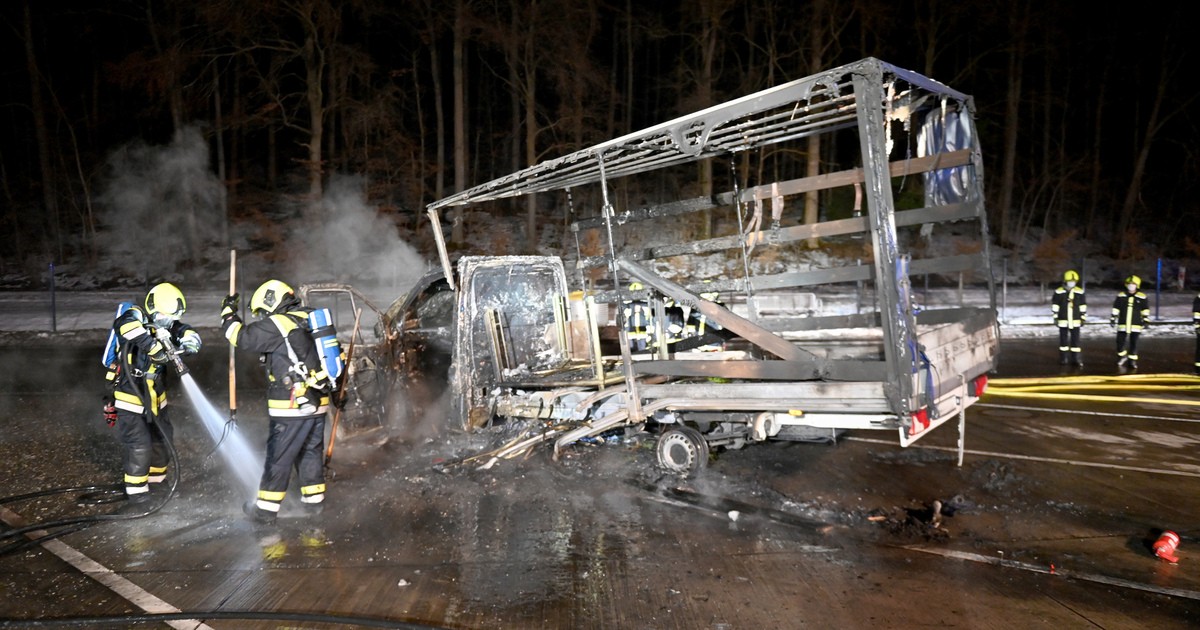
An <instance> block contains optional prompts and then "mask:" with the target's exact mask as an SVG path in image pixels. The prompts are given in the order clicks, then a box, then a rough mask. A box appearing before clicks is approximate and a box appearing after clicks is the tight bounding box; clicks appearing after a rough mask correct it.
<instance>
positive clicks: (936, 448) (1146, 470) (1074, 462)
mask: <svg viewBox="0 0 1200 630" xmlns="http://www.w3.org/2000/svg"><path fill="white" fill-rule="evenodd" d="M843 439H845V440H849V441H852V442H868V443H870V444H885V445H887V446H898V445H897V444H896V443H895V442H892V441H888V440H879V439H875V438H863V437H847V438H843ZM908 448H910V449H914V448H915V449H926V450H933V451H946V452H949V453H958V452H959V450H958V449H957V448H955V447H952V446H929V445H923V446H909V447H908ZM962 452H963V453H964V454H967V455H983V456H985V457H1005V458H1008V459H1023V460H1027V461H1031V462H1047V463H1051V464H1068V465H1071V466H1088V467H1091V468H1113V469H1116V470H1129V471H1133V472H1144V473H1154V474H1158V475H1178V476H1180V477H1200V473H1194V472H1184V471H1182V470H1170V469H1165V468H1143V467H1141V466H1122V465H1120V464H1102V463H1100V462H1084V461H1079V460H1077V459H1061V458H1058V457H1036V456H1034V455H1018V454H1016V453H997V452H995V451H975V450H971V449H963V451H962Z"/></svg>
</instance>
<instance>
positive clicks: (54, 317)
mask: <svg viewBox="0 0 1200 630" xmlns="http://www.w3.org/2000/svg"><path fill="white" fill-rule="evenodd" d="M50 332H54V333H56V332H58V307H57V304H56V303H55V300H54V263H53V262H52V263H50Z"/></svg>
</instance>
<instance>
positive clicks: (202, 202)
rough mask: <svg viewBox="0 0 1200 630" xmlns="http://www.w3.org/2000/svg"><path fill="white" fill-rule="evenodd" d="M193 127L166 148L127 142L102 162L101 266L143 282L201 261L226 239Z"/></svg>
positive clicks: (215, 187) (212, 179)
mask: <svg viewBox="0 0 1200 630" xmlns="http://www.w3.org/2000/svg"><path fill="white" fill-rule="evenodd" d="M208 158H209V154H208V146H207V145H206V143H205V140H204V137H203V135H202V134H201V133H200V130H199V129H197V128H196V127H186V128H183V129H181V130H179V131H178V132H176V134H175V136H174V138H173V139H172V140H171V142H170V144H168V145H166V146H152V145H148V144H146V143H144V142H142V141H135V142H130V143H128V144H126V145H124V146H122V147H121V148H119V149H117V150H116V151H114V152H113V153H112V154H111V155H110V156H109V157H108V160H107V164H106V167H107V169H108V174H107V178H106V180H105V183H104V184H103V186H102V188H101V192H100V194H99V195H98V201H99V202H100V204H101V206H102V211H101V212H100V213H99V224H100V227H99V228H98V233H99V236H100V238H99V239H98V241H99V242H100V243H102V250H103V251H102V252H101V254H102V256H103V260H102V261H101V264H102V265H105V266H108V265H111V266H112V267H113V270H112V271H113V273H114V275H117V276H118V277H122V276H124V277H133V278H140V279H142V280H143V281H147V282H148V281H150V280H152V279H156V278H162V277H166V276H171V275H175V274H177V273H179V272H180V271H181V270H183V269H187V268H189V267H188V263H189V262H190V263H195V262H199V261H202V260H203V259H204V258H205V255H206V253H207V251H209V250H211V249H212V248H213V246H214V245H216V244H218V243H220V242H222V241H223V240H224V239H223V235H224V233H225V189H224V187H223V186H222V185H221V182H220V181H219V180H218V179H217V177H216V176H215V175H214V174H213V173H212V171H211V169H210V167H209V161H208Z"/></svg>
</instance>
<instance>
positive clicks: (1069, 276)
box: [1063, 269, 1079, 282]
mask: <svg viewBox="0 0 1200 630" xmlns="http://www.w3.org/2000/svg"><path fill="white" fill-rule="evenodd" d="M1063 282H1079V272H1078V271H1075V270H1074V269H1068V270H1067V272H1066V273H1064V274H1063Z"/></svg>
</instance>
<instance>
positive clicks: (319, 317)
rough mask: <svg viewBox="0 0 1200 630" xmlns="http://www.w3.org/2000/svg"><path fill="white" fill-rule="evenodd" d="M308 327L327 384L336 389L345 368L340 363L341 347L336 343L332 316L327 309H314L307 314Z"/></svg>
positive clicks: (335, 331)
mask: <svg viewBox="0 0 1200 630" xmlns="http://www.w3.org/2000/svg"><path fill="white" fill-rule="evenodd" d="M308 327H309V328H310V329H311V330H312V338H313V341H314V342H315V343H316V345H317V354H319V355H321V364H322V365H324V366H325V373H326V374H328V375H329V382H330V383H331V386H332V387H333V388H335V389H336V388H337V382H338V377H340V376H341V375H342V369H343V368H344V367H345V366H344V364H343V363H342V346H341V344H339V343H338V338H337V330H336V329H335V328H334V326H333V316H332V315H331V314H330V313H329V309H327V308H318V309H314V310H313V311H311V312H310V313H309V314H308Z"/></svg>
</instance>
